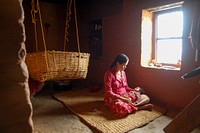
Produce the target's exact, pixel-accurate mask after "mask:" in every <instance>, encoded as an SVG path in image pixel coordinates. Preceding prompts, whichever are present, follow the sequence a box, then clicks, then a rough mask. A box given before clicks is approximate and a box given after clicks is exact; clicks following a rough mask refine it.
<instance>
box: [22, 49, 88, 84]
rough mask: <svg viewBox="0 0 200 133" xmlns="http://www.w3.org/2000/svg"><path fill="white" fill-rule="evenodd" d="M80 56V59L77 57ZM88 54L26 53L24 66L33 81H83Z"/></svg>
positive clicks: (61, 52)
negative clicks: (25, 65) (26, 67)
mask: <svg viewBox="0 0 200 133" xmlns="http://www.w3.org/2000/svg"><path fill="white" fill-rule="evenodd" d="M79 54H80V57H79ZM89 57H90V54H89V53H78V52H64V51H54V50H53V51H46V54H45V52H37V53H28V54H27V56H26V64H27V66H28V70H29V74H30V76H31V77H32V78H33V79H34V80H38V81H41V82H43V81H46V80H54V81H55V80H58V81H59V80H67V79H85V78H86V76H87V72H88V64H89Z"/></svg>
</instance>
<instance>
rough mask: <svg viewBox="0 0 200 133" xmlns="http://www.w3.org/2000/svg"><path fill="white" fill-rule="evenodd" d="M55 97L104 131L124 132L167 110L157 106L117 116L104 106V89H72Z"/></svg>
mask: <svg viewBox="0 0 200 133" xmlns="http://www.w3.org/2000/svg"><path fill="white" fill-rule="evenodd" d="M54 97H55V98H56V99H57V100H58V101H60V102H62V103H63V104H64V105H65V106H66V107H68V108H69V109H70V110H71V111H72V112H74V113H75V114H76V115H77V116H79V117H80V118H81V119H83V120H84V121H85V122H86V123H87V124H89V125H90V126H92V127H93V128H96V129H97V130H98V131H100V132H103V133H124V132H127V131H130V130H133V129H135V128H138V127H141V126H144V125H146V124H147V123H149V122H151V121H153V120H154V119H156V118H158V117H160V116H161V115H163V114H164V113H165V112H166V110H165V109H163V108H160V107H158V106H155V107H154V108H153V110H152V111H145V110H140V111H137V112H135V113H132V114H129V115H128V116H127V117H125V118H117V117H116V116H115V115H113V114H112V113H111V112H110V111H109V109H108V108H107V107H106V106H104V103H103V89H102V90H101V91H99V92H89V91H87V90H86V89H75V90H73V89H72V90H69V91H66V92H61V93H57V94H54Z"/></svg>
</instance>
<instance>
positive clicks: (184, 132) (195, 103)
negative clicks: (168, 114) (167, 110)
mask: <svg viewBox="0 0 200 133" xmlns="http://www.w3.org/2000/svg"><path fill="white" fill-rule="evenodd" d="M199 125H200V94H199V95H198V96H197V97H196V98H195V99H194V100H192V101H191V102H190V103H189V104H188V105H187V106H186V107H185V108H184V109H183V110H182V111H181V112H180V113H179V114H178V115H177V116H176V117H175V118H174V120H173V121H171V122H170V123H169V124H168V125H167V126H166V127H165V128H164V129H163V130H164V132H165V133H190V132H191V131H192V130H193V129H195V128H197V127H198V126H199Z"/></svg>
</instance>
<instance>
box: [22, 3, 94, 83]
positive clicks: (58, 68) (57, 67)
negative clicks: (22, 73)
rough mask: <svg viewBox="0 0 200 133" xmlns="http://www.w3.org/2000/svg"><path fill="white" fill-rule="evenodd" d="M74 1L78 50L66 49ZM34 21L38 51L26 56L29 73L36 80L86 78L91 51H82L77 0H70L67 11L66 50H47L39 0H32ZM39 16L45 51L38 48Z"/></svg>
mask: <svg viewBox="0 0 200 133" xmlns="http://www.w3.org/2000/svg"><path fill="white" fill-rule="evenodd" d="M72 3H74V4H73V5H74V18H75V25H76V39H77V45H78V52H68V51H66V44H67V43H66V42H68V41H69V39H68V35H69V33H68V28H69V21H70V19H71V5H72ZM31 5H32V10H31V15H32V23H33V24H34V33H35V44H36V52H34V53H28V54H27V56H26V64H27V66H28V70H29V74H30V76H31V78H33V79H34V80H37V81H40V82H44V81H48V80H52V81H59V80H68V79H85V78H86V76H87V71H88V64H89V57H90V54H89V53H81V52H80V43H79V35H78V34H79V33H78V24H77V16H76V4H75V0H68V4H67V13H66V26H65V35H64V51H55V50H52V51H49V50H47V46H46V42H45V35H44V30H43V23H42V16H41V12H40V6H39V0H36V3H35V0H32V3H31ZM37 14H38V16H39V23H40V28H41V33H42V41H43V45H44V51H39V50H38V41H37V36H38V35H37V21H36V15H37Z"/></svg>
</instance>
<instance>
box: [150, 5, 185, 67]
mask: <svg viewBox="0 0 200 133" xmlns="http://www.w3.org/2000/svg"><path fill="white" fill-rule="evenodd" d="M176 11H182V8H181V7H174V8H171V9H166V10H161V11H156V12H154V13H153V20H152V22H153V29H152V31H153V32H152V59H153V60H157V59H156V58H157V55H156V54H157V50H156V47H157V45H158V44H157V41H158V40H168V39H169V40H171V39H181V40H182V39H183V36H181V37H166V38H158V37H157V17H158V16H159V15H161V14H165V13H171V12H176ZM178 62H179V61H177V63H171V64H170V63H162V65H164V66H176V67H179V65H178ZM158 63H159V62H158Z"/></svg>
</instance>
